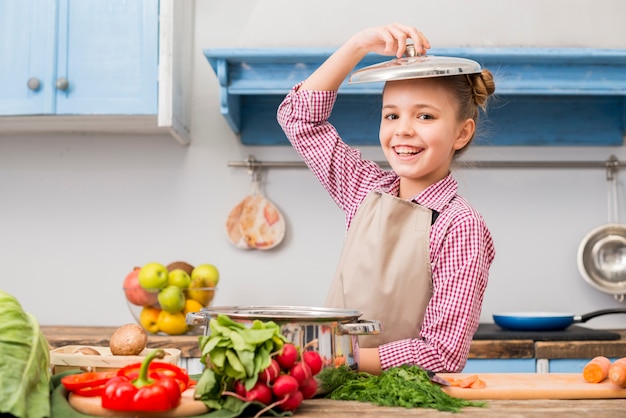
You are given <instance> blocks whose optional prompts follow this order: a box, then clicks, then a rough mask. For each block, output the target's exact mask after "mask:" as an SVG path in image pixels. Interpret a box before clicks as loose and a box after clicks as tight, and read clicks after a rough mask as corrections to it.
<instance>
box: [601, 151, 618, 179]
mask: <svg viewBox="0 0 626 418" xmlns="http://www.w3.org/2000/svg"><path fill="white" fill-rule="evenodd" d="M604 166H605V167H606V179H607V180H609V181H610V180H613V178H614V177H615V173H616V172H617V170H618V169H619V160H618V159H617V157H616V156H615V155H611V156H610V157H609V159H608V160H606V161H605V162H604Z"/></svg>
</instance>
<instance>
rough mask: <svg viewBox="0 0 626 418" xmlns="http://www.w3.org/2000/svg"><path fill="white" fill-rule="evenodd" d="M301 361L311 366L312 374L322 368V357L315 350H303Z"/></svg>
mask: <svg viewBox="0 0 626 418" xmlns="http://www.w3.org/2000/svg"><path fill="white" fill-rule="evenodd" d="M302 361H304V362H305V363H306V364H307V366H309V367H310V368H311V373H313V374H314V375H316V374H318V373H319V372H320V371H321V370H322V357H321V356H320V354H319V353H318V352H317V351H311V350H309V351H305V352H304V353H302Z"/></svg>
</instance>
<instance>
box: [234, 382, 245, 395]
mask: <svg viewBox="0 0 626 418" xmlns="http://www.w3.org/2000/svg"><path fill="white" fill-rule="evenodd" d="M233 388H234V389H235V393H236V394H237V395H239V396H241V397H243V398H246V397H247V396H248V391H247V390H246V385H244V383H243V382H242V381H241V380H237V381H235V384H234V385H233Z"/></svg>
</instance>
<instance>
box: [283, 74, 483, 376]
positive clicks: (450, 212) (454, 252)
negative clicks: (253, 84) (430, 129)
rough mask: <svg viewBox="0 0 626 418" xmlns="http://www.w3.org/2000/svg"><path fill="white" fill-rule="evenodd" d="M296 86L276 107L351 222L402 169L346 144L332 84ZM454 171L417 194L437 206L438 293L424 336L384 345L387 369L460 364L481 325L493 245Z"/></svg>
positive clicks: (433, 249)
mask: <svg viewBox="0 0 626 418" xmlns="http://www.w3.org/2000/svg"><path fill="white" fill-rule="evenodd" d="M299 86H300V85H297V86H295V87H294V88H293V89H292V91H291V92H290V93H289V94H288V95H287V97H286V98H285V99H284V101H283V102H282V104H281V105H280V107H279V109H278V122H279V123H280V125H281V127H282V128H283V130H284V131H285V134H286V135H287V138H289V141H290V142H291V144H292V145H293V147H294V148H295V150H296V151H297V152H298V154H300V156H301V157H302V159H303V160H304V161H305V163H306V164H307V166H308V167H309V168H310V169H311V171H312V172H313V173H314V174H315V176H317V178H318V179H319V181H320V182H321V183H322V185H323V186H324V188H326V190H327V191H328V192H329V194H330V196H331V197H332V198H333V200H334V201H335V202H336V203H337V205H338V206H339V207H340V208H341V209H342V210H343V211H344V212H345V215H346V230H347V228H348V227H349V226H350V222H351V221H352V218H353V217H354V214H355V213H356V210H357V208H358V207H359V205H360V204H361V202H362V201H363V200H364V199H365V197H366V196H367V194H368V193H369V192H370V191H371V190H374V189H377V190H381V191H384V192H386V193H389V194H391V195H394V196H398V191H399V184H400V181H399V177H398V176H397V175H396V174H395V173H394V172H393V171H389V170H383V169H381V168H380V167H379V166H378V165H376V164H375V163H373V162H371V161H367V160H363V159H361V153H360V152H359V150H357V149H354V148H351V147H349V146H348V145H346V144H345V143H344V142H343V141H342V140H341V138H340V137H339V135H338V133H337V131H336V130H335V128H334V127H333V126H332V125H331V124H330V123H329V122H328V118H329V116H330V113H331V111H332V108H333V105H334V103H335V100H336V98H337V92H334V91H298V88H299ZM456 192H457V182H456V180H455V179H454V178H453V177H452V176H451V175H448V176H447V177H445V178H444V179H442V180H440V181H439V182H437V183H435V184H432V185H431V186H430V187H428V188H427V189H426V190H424V191H422V192H421V193H419V194H418V195H417V196H415V197H414V198H413V199H412V200H413V201H415V202H417V203H419V204H420V205H422V206H425V207H427V208H429V209H432V210H434V211H437V212H439V216H438V218H437V220H436V222H435V223H434V224H433V226H432V228H431V232H430V246H429V249H430V262H431V265H432V280H433V295H432V298H431V300H430V302H429V304H428V307H427V309H426V314H425V317H424V322H423V324H422V329H421V331H420V337H419V338H415V339H405V340H400V341H394V342H391V343H387V344H384V345H382V346H380V347H379V348H378V351H379V354H380V360H381V366H382V368H383V369H387V368H389V367H393V366H399V365H402V364H407V363H410V364H417V365H419V366H421V367H423V368H426V369H430V370H433V371H435V372H460V371H461V370H463V368H464V367H465V363H466V361H467V356H468V353H469V349H470V344H471V342H472V337H473V335H474V333H475V332H476V329H477V328H478V321H479V317H480V311H481V306H482V301H483V294H484V292H485V288H486V286H487V280H488V277H489V267H490V265H491V263H492V261H493V259H494V256H495V250H494V246H493V241H492V238H491V234H490V233H489V230H488V229H487V226H486V225H485V222H484V220H483V218H482V217H481V215H480V214H479V213H478V212H477V211H476V210H475V209H474V208H473V207H472V206H470V204H469V203H468V202H467V201H466V200H465V199H463V198H462V197H461V196H459V195H457V193H456Z"/></svg>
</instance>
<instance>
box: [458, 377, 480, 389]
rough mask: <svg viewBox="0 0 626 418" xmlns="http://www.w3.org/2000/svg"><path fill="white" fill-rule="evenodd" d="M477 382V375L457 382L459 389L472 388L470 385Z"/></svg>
mask: <svg viewBox="0 0 626 418" xmlns="http://www.w3.org/2000/svg"><path fill="white" fill-rule="evenodd" d="M477 380H478V375H475V374H473V375H471V376H467V377H465V378H463V379H461V380H460V381H459V387H462V388H469V387H471V386H472V383H474V382H475V381H477Z"/></svg>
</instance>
